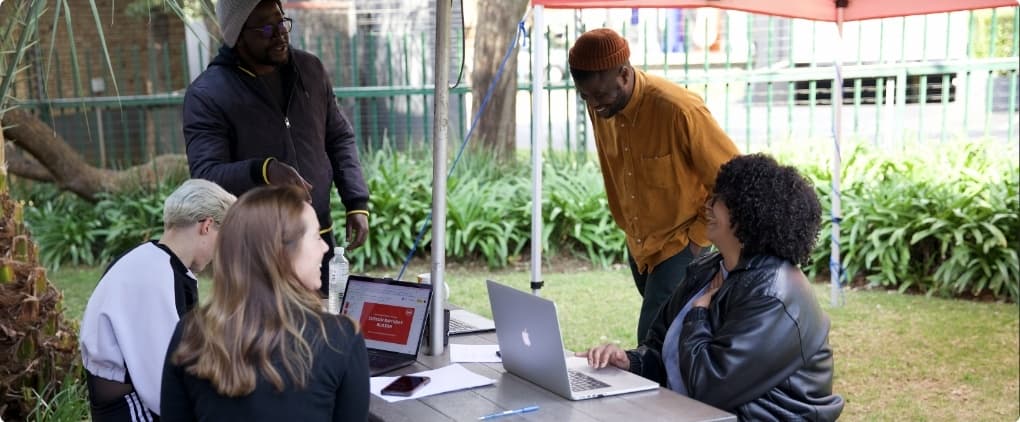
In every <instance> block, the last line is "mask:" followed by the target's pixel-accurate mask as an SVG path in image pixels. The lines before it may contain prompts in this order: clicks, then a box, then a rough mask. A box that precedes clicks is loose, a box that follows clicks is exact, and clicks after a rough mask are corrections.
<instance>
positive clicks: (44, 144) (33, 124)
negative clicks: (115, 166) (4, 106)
mask: <svg viewBox="0 0 1020 422" xmlns="http://www.w3.org/2000/svg"><path fill="white" fill-rule="evenodd" d="M0 125H2V126H3V127H4V130H3V136H4V137H5V138H7V139H8V140H10V141H12V142H13V144H14V146H16V147H17V148H18V149H19V150H21V151H22V152H23V153H25V154H27V155H31V157H32V158H34V159H35V160H37V161H35V160H30V159H29V158H28V157H25V156H24V154H8V155H10V156H12V157H14V156H21V159H20V160H13V159H10V160H9V164H10V170H11V173H13V174H15V175H18V176H21V177H26V178H29V179H33V180H41V181H48V182H52V183H55V184H56V185H57V186H60V188H61V189H64V190H68V191H71V192H73V193H74V194H76V195H78V196H80V197H82V198H84V199H85V200H88V201H93V202H94V201H96V200H97V199H98V194H99V193H101V192H119V191H121V190H124V189H130V188H133V187H137V186H147V185H152V184H155V183H157V182H159V181H160V180H162V179H164V178H168V177H170V178H185V177H187V174H188V173H187V172H188V166H187V159H186V158H185V157H184V156H183V155H161V156H158V157H155V158H153V159H152V161H149V162H148V163H145V164H140V165H137V166H134V167H131V168H128V169H126V170H121V171H116V170H107V169H101V168H97V167H94V166H92V165H90V164H89V163H87V162H86V161H85V159H84V158H82V156H81V154H78V152H77V151H75V150H74V149H73V148H71V146H70V145H68V144H67V142H65V141H64V139H63V137H61V136H60V135H58V134H57V133H56V131H54V130H53V129H52V128H51V127H49V126H48V125H47V124H46V123H43V122H42V121H41V120H39V118H38V117H36V116H35V115H33V114H31V113H29V112H27V111H24V110H21V109H13V110H9V111H7V112H6V113H4V115H3V121H2V123H0ZM47 175H48V178H47V177H46V176H47Z"/></svg>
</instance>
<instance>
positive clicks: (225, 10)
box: [216, 0, 261, 48]
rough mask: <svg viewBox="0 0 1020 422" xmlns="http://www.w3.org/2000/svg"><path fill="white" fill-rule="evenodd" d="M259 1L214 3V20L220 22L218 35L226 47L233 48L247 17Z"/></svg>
mask: <svg viewBox="0 0 1020 422" xmlns="http://www.w3.org/2000/svg"><path fill="white" fill-rule="evenodd" d="M260 2H261V0H219V1H217V2H216V20H218V21H219V22H220V33H222V34H223V43H224V44H226V45H227V47H230V48H234V44H237V37H238V36H240V35H241V28H244V23H245V22H246V21H248V15H250V14H251V11H252V10H255V6H258V5H259V3H260Z"/></svg>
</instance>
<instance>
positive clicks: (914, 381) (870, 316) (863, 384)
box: [51, 263, 1020, 421]
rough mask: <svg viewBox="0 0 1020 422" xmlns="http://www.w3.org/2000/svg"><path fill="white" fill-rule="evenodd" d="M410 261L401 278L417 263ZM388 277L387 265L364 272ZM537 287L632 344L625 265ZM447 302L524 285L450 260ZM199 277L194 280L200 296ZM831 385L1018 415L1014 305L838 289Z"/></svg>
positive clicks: (87, 277)
mask: <svg viewBox="0 0 1020 422" xmlns="http://www.w3.org/2000/svg"><path fill="white" fill-rule="evenodd" d="M426 268H427V267H425V266H424V265H423V264H420V263H419V264H418V265H417V266H412V267H411V268H410V269H409V270H408V272H407V274H408V275H405V277H404V278H405V279H410V278H413V274H416V273H419V272H425V271H426ZM369 273H370V274H371V275H376V276H388V277H393V276H394V275H395V274H394V272H392V271H386V272H381V271H370V272H369ZM100 274H101V269H91V268H88V269H63V270H61V271H58V272H56V273H53V274H52V276H51V278H52V280H53V281H54V283H55V284H56V285H57V286H58V287H59V288H60V289H62V290H63V292H64V296H65V306H66V312H67V314H68V315H69V316H71V317H72V318H75V319H80V318H81V315H82V312H83V311H84V307H85V303H86V301H87V300H88V295H89V294H90V293H91V291H92V289H93V288H94V287H95V284H96V281H97V280H98V278H99V276H100ZM543 278H544V279H545V282H546V284H545V287H544V288H543V289H542V290H541V295H542V296H543V297H545V298H548V299H552V300H553V301H555V302H556V303H557V306H558V308H559V313H560V324H561V327H562V329H563V332H564V333H563V334H564V342H565V343H566V347H567V348H569V349H571V350H581V349H584V348H587V347H588V346H591V345H594V344H597V343H600V342H603V341H620V343H621V344H622V345H623V346H624V347H633V346H634V344H635V339H634V330H635V325H636V322H637V315H638V308H639V306H640V298H639V297H638V294H637V291H636V289H635V288H634V284H633V281H632V280H631V277H630V273H629V271H628V270H627V269H626V268H619V269H613V270H595V271H593V270H589V269H587V268H577V269H568V270H566V272H557V273H546V274H545V275H544V276H543ZM446 279H447V282H448V284H449V285H450V290H451V295H450V302H451V303H454V304H457V305H459V306H462V307H464V308H466V309H469V310H472V311H474V312H477V313H479V314H482V315H486V316H491V315H492V313H491V312H490V311H489V300H488V295H487V293H486V290H485V280H486V279H493V280H497V281H500V282H503V283H506V284H508V285H510V286H513V287H515V288H518V289H521V290H526V291H530V286H529V281H530V275H529V274H528V272H527V271H495V272H494V271H487V270H484V269H483V270H478V269H463V268H451V269H449V270H448V271H447V273H446ZM209 287H210V282H209V277H208V276H203V277H202V280H201V281H200V282H199V289H200V291H201V292H202V297H203V299H204V298H205V297H207V296H208V291H209ZM815 293H816V295H817V297H818V298H819V300H820V301H821V302H822V306H823V308H824V309H825V310H826V311H827V312H828V313H829V315H830V317H831V318H832V333H831V335H830V338H829V341H830V343H831V345H832V348H833V350H834V352H835V359H836V378H835V390H836V392H837V393H839V394H841V395H843V397H844V398H845V399H846V401H847V405H846V408H845V410H844V411H843V416H842V418H841V420H968V421H970V420H1016V419H1017V417H1018V416H1020V403H1018V401H1017V397H1018V396H1020V387H1018V385H1020V381H1018V380H1020V314H1018V308H1017V305H1016V304H1003V303H978V302H970V301H963V300H946V299H936V298H929V297H925V296H909V295H901V294H896V293H888V292H885V291H847V292H846V293H845V300H846V303H845V305H843V306H841V307H837V308H832V307H831V306H830V305H829V290H828V286H827V285H824V284H819V285H816V290H815Z"/></svg>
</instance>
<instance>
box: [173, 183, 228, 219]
mask: <svg viewBox="0 0 1020 422" xmlns="http://www.w3.org/2000/svg"><path fill="white" fill-rule="evenodd" d="M236 200H237V197H235V196H234V195H232V194H230V192H227V191H225V190H223V188H221V187H220V185H217V184H215V183H213V182H210V181H208V180H204V179H189V180H186V181H184V183H182V184H181V186H179V187H178V188H177V189H175V190H174V191H173V193H171V194H170V196H167V197H166V200H164V201H163V229H164V230H170V229H172V228H175V227H187V226H190V225H192V224H195V223H198V222H201V221H203V220H205V219H207V218H211V219H212V220H213V222H215V223H216V224H221V223H222V222H223V217H224V216H226V214H227V209H228V208H230V205H231V204H233V203H234V201H236Z"/></svg>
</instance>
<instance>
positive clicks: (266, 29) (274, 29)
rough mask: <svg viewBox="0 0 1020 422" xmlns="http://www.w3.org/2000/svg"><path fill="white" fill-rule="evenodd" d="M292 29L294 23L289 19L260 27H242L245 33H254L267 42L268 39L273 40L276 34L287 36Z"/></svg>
mask: <svg viewBox="0 0 1020 422" xmlns="http://www.w3.org/2000/svg"><path fill="white" fill-rule="evenodd" d="M293 27H294V21H293V20H291V19H290V18H283V20H281V21H279V22H277V23H275V24H269V25H262V26H246V27H244V29H245V30H246V31H256V32H258V33H259V34H260V35H262V38H265V39H267V40H268V39H271V38H273V37H274V36H275V35H276V34H289V33H290V29H291V28H293Z"/></svg>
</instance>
